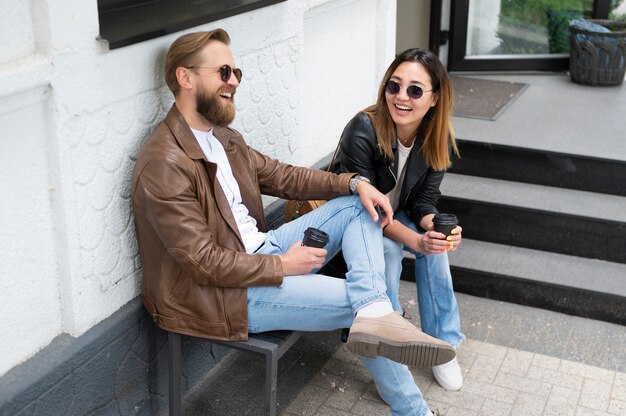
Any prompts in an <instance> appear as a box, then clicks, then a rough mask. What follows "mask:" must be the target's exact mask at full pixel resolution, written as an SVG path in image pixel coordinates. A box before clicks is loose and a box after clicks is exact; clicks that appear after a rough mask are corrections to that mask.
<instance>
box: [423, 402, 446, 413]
mask: <svg viewBox="0 0 626 416" xmlns="http://www.w3.org/2000/svg"><path fill="white" fill-rule="evenodd" d="M427 403H428V407H429V408H430V410H431V411H432V412H433V413H435V412H436V411H437V412H439V413H440V414H442V415H448V410H449V409H450V405H449V404H448V403H445V402H440V401H438V400H431V399H429V400H427Z"/></svg>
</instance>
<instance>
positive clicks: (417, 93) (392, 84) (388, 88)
mask: <svg viewBox="0 0 626 416" xmlns="http://www.w3.org/2000/svg"><path fill="white" fill-rule="evenodd" d="M430 91H432V90H426V91H424V90H423V89H422V87H418V86H417V85H409V86H408V87H407V88H406V95H408V96H409V98H412V99H413V100H419V99H420V98H422V95H424V93H425V92H430ZM385 92H387V94H391V95H396V94H398V93H399V92H400V84H398V83H397V82H396V81H391V80H389V81H387V82H385Z"/></svg>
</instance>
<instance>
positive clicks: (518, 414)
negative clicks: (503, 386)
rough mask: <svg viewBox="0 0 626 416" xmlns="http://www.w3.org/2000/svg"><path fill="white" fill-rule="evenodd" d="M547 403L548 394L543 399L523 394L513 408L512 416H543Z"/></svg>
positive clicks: (519, 395) (520, 394) (518, 396)
mask: <svg viewBox="0 0 626 416" xmlns="http://www.w3.org/2000/svg"><path fill="white" fill-rule="evenodd" d="M547 401H548V394H546V395H545V396H543V397H542V396H537V395H535V394H530V393H524V392H521V393H519V394H518V395H517V400H515V403H514V404H513V407H512V408H511V416H540V415H542V414H543V409H544V408H545V407H546V402H547Z"/></svg>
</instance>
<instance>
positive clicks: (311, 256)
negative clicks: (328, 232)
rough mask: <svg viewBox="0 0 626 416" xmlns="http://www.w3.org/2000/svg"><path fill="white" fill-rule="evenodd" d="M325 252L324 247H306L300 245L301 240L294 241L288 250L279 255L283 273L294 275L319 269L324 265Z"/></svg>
mask: <svg viewBox="0 0 626 416" xmlns="http://www.w3.org/2000/svg"><path fill="white" fill-rule="evenodd" d="M327 253H328V252H327V251H326V249H325V248H314V247H307V246H303V245H302V241H296V243H295V244H294V245H292V246H291V247H289V250H287V251H286V252H285V253H284V254H281V255H280V256H279V257H280V261H281V262H282V265H283V274H284V275H285V276H294V275H299V274H308V273H311V271H313V270H317V269H320V268H321V267H322V266H323V265H324V260H325V259H326V254H327Z"/></svg>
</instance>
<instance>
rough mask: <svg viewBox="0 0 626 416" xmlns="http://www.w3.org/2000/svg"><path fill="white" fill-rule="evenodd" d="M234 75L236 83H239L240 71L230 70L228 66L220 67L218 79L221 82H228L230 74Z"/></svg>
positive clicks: (237, 69) (236, 69)
mask: <svg viewBox="0 0 626 416" xmlns="http://www.w3.org/2000/svg"><path fill="white" fill-rule="evenodd" d="M232 73H234V74H235V78H237V82H241V76H242V73H241V69H239V68H231V67H230V65H222V66H221V67H220V77H221V78H222V81H224V82H228V80H229V79H230V74H232Z"/></svg>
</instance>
